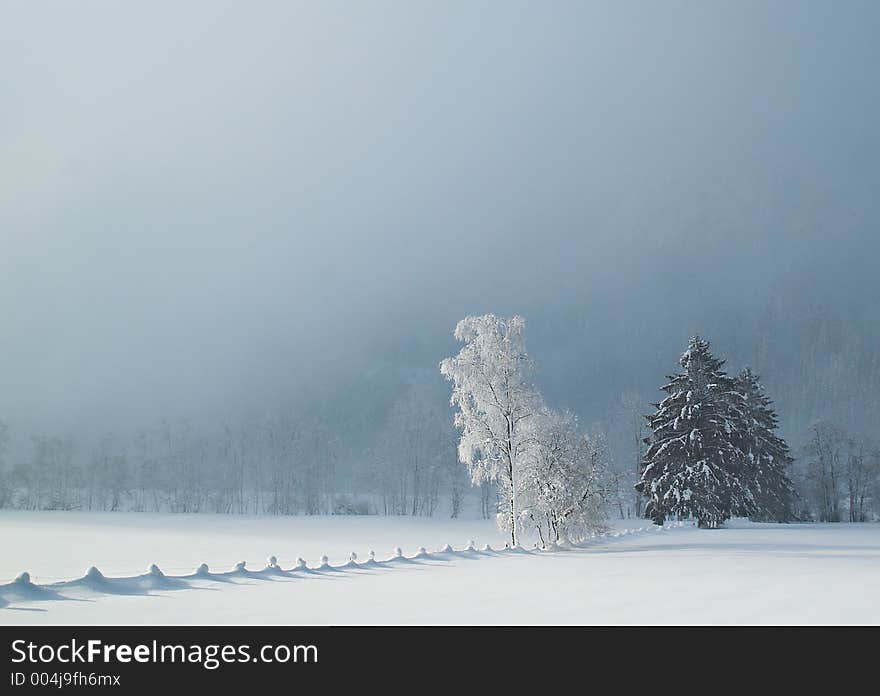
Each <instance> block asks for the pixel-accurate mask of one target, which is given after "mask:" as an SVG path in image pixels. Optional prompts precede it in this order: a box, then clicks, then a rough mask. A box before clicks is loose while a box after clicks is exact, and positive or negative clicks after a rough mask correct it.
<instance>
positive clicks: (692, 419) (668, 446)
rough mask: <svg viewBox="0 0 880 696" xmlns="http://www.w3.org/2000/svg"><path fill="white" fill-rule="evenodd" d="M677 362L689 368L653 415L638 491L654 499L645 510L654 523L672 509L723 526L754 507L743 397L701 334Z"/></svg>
mask: <svg viewBox="0 0 880 696" xmlns="http://www.w3.org/2000/svg"><path fill="white" fill-rule="evenodd" d="M679 364H680V365H681V367H682V368H683V372H681V373H680V374H677V375H673V376H670V377H669V378H668V379H669V383H668V384H666V385H665V386H663V387H662V390H663V391H665V392H666V393H667V394H668V396H667V397H666V398H665V399H663V401H661V402H660V403H659V404H656V407H657V411H656V413H654V414H653V415H651V416H648V425H649V428H650V430H651V435H650V436H649V437H648V438H646V440H645V444H647V445H648V449H647V452H646V453H645V460H644V466H643V469H642V475H641V479H640V480H639V482H638V483H637V484H636V490H638V491H639V492H640V493H641V494H642V495H644V496H645V497H647V498H648V503H647V506H646V509H645V513H646V516H648V517H650V518H651V519H652V520H654V522H655V523H656V524H662V523H663V522H664V520H665V519H666V517H667V516H670V515H672V516H676V517H694V518H696V520H697V523H698V524H699V526H701V527H717V526H718V525H719V524H721V523H722V522H724V521H725V520H726V519H728V518H729V517H730V516H731V515H732V514H743V513H744V512H746V511H749V510H751V504H750V501H749V499H748V496H749V492H748V487H747V486H746V485H745V483H744V482H743V481H742V478H741V476H740V473H739V469H740V468H741V462H742V458H741V453H740V451H739V449H738V447H737V444H736V442H735V439H736V438H735V437H734V435H733V434H734V433H735V432H736V431H737V430H738V429H740V428H741V427H742V418H743V412H742V397H741V396H740V395H739V394H738V393H737V391H736V389H735V383H734V380H733V379H731V378H730V377H729V376H728V375H727V374H726V373H725V372H724V370H723V369H722V367H723V365H724V361H723V360H719V359H718V358H716V357H715V356H714V355H712V353H711V351H710V350H709V342H708V341H705V340H703V339H702V338H700V337H699V336H694V337H693V338H692V339H691V340H690V343H689V345H688V349H687V350H686V351H685V352H684V354H683V355H682V356H681V359H680V360H679Z"/></svg>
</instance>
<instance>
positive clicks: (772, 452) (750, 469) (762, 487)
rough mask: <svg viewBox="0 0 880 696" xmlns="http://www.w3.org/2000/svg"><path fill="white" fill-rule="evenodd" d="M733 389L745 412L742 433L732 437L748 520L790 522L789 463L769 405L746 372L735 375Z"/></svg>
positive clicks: (791, 486)
mask: <svg viewBox="0 0 880 696" xmlns="http://www.w3.org/2000/svg"><path fill="white" fill-rule="evenodd" d="M736 389H737V391H738V392H739V393H740V394H742V396H743V406H744V411H745V418H744V422H743V426H742V429H740V430H738V431H737V433H736V434H737V436H738V439H739V442H738V447H739V449H740V450H741V452H742V455H743V465H742V470H743V472H744V474H745V476H744V479H745V481H746V483H747V485H748V487H749V491H750V498H751V500H752V502H753V509H752V510H751V512H750V514H749V516H750V517H751V519H753V520H755V521H759V522H791V521H792V520H793V519H795V512H794V507H795V500H796V494H795V491H794V484H792V482H791V479H790V478H789V477H788V473H787V469H788V467H789V466H790V464H791V462H792V461H793V460H792V457H791V455H790V454H789V449H788V443H787V442H786V441H785V440H783V439H782V438H781V437H779V435H777V434H776V429H777V428H778V427H779V423H778V421H777V418H776V412H775V411H774V409H773V406H772V404H773V402H772V401H771V400H770V399H769V398H768V397H767V395H766V394H765V393H764V387H763V386H762V385H761V383H760V381H759V379H758V377H757V375H755V374H754V373H753V372H752V371H751V370H750V369H749V368H745V369H744V370H743V371H742V372H740V373H739V375H737V377H736Z"/></svg>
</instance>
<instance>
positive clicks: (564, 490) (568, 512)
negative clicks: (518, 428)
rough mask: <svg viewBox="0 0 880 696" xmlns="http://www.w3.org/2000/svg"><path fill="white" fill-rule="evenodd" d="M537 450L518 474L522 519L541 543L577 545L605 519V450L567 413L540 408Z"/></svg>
mask: <svg viewBox="0 0 880 696" xmlns="http://www.w3.org/2000/svg"><path fill="white" fill-rule="evenodd" d="M535 422H536V426H537V427H536V428H535V437H536V440H537V446H536V447H535V448H534V449H533V451H532V456H531V457H530V458H529V460H528V463H527V464H526V466H525V467H524V472H523V476H522V484H521V491H522V495H521V498H522V504H521V508H522V516H523V519H524V520H528V522H530V523H531V524H532V525H534V527H535V530H536V531H537V532H538V536H539V538H540V539H541V544H542V545H543V544H547V543H548V542H549V543H555V542H558V541H560V540H562V539H567V540H569V541H578V540H580V539H581V538H583V537H584V536H586V535H588V534H590V533H591V532H595V531H598V530H599V529H601V528H602V527H603V523H604V521H605V497H606V486H605V484H606V473H607V464H608V448H607V446H606V444H605V440H604V438H603V437H602V436H601V435H600V434H598V433H597V434H595V435H592V436H587V435H586V434H584V433H583V432H581V430H580V428H579V427H578V422H577V417H576V416H575V415H574V414H573V413H571V412H570V411H562V412H559V411H551V410H549V409H545V410H544V411H542V413H541V414H540V415H539V416H538V417H537V418H536V421H535Z"/></svg>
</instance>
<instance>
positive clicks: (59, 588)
mask: <svg viewBox="0 0 880 696" xmlns="http://www.w3.org/2000/svg"><path fill="white" fill-rule="evenodd" d="M685 524H691V523H685V522H673V523H669V524H666V525H664V526H662V527H661V526H656V525H650V526H648V527H641V528H639V529H626V530H622V531H615V532H611V531H609V532H604V533H601V534H594V535H593V536H592V537H590V539H588V540H586V541H584V542H582V543H578V544H571V543H569V542H567V541H561V542H559V543H551V544H549V545H545V546H543V547H539V546H538V544H535V546H534V548H533V549H526V548H524V547H523V546H521V545H517V546H514V547H511V546H510V544H504V547H503V548H499V549H494V548H492V546H490V545H489V544H485V545H484V546H483V547H482V548H479V549H478V548H477V545H476V543H475V542H474V541H473V540H471V541H468V543H467V545H465V546H464V548H461V549H455V548H453V547H452V546H451V545H450V544H445V545H444V546H443V547H442V548H440V549H438V550H437V551H434V552H428V550H427V549H426V548H425V547H424V546H420V547H419V548H418V550H417V551H416V553H415V554H414V555H412V556H406V555H404V553H403V550H402V549H401V548H400V547H399V546H398V547H396V548H395V549H394V551H393V553H392V555H391V556H390V557H388V558H386V559H385V560H377V559H376V552H375V551H372V550H371V551H370V552H369V555H368V557H367V559H366V560H365V561H359V560H358V555H357V553H355V552H354V551H352V552H351V554H350V555H349V558H348V561H347V562H346V563H343V564H341V565H331V563H330V559H329V558H328V557H327V556H326V555H325V556H321V558H320V561H319V563H318V565H317V566H314V565H313V566H309V565H308V563H307V562H306V561H305V560H304V559H303V558H297V559H296V562H295V564H294V565H293V566H292V567H290V568H288V569H284V568H282V567H281V566H280V565H279V563H278V558H277V557H276V556H269V558H268V559H267V561H266V565H265V567H263V568H261V569H259V570H251V569H249V568H248V567H247V564H246V562H245V561H239V562H238V563H235V564H234V566H233V567H232V569H231V570H227V571H220V572H217V571H211V570H210V569H209V568H208V565H207V564H206V563H202V564H200V565H199V566H198V567H196V569H195V570H194V571H193V572H192V573H189V574H185V575H166V574H165V573H164V572H162V570H161V569H160V568H159V567H158V566H157V565H156V564H152V565H150V566H149V568H148V569H147V572H146V573H143V574H140V575H134V576H127V577H107V576H105V575H104V574H103V573H102V572H101V571H100V570H98V568H96V567H94V566H91V567H90V568H89V569H88V570H87V571H86V573H85V574H84V575H83V576H82V577H79V578H75V579H73V580H64V581H60V582H54V583H50V584H46V585H38V584H35V583H34V582H33V581H32V580H31V576H30V574H29V573H28V572H23V573H21V574H20V575H19V576H18V577H17V578H16V579H15V580H13V581H12V582H11V583H8V584H6V585H0V608H2V607H4V606H7V605H8V604H9V600H12V601H20V602H31V601H41V600H63V599H69V598H68V597H66V596H64V595H63V594H62V592H64V590H66V589H71V588H86V589H88V590H90V591H93V592H97V593H105V594H149V593H150V592H151V591H163V590H183V589H188V588H192V587H194V585H192V584H191V581H194V580H212V581H227V582H228V581H230V580H231V579H232V578H248V577H253V578H264V579H271V576H278V577H296V576H297V575H298V574H303V575H305V574H310V573H324V572H333V573H338V572H344V571H346V570H369V569H370V568H375V567H382V566H385V567H391V566H393V565H394V564H396V563H417V562H420V561H425V560H436V561H442V560H450V559H451V558H453V557H472V558H479V557H490V556H498V555H501V554H533V553H536V552H548V551H561V550H569V549H575V548H584V547H586V546H589V545H590V544H591V543H593V542H596V541H599V540H609V539H611V538H616V537H623V536H629V535H633V534H640V533H647V532H652V531H663V530H664V529H673V528H675V527H682V526H684V525H685Z"/></svg>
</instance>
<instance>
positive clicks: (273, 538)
mask: <svg viewBox="0 0 880 696" xmlns="http://www.w3.org/2000/svg"><path fill="white" fill-rule="evenodd" d="M613 526H614V529H613V530H612V532H611V533H610V534H609V535H606V536H603V537H600V538H596V539H593V540H591V541H590V542H588V543H586V544H584V545H583V546H582V547H580V548H568V549H560V550H554V551H549V552H538V551H529V552H525V551H521V552H517V551H503V550H502V551H500V552H499V551H497V549H503V544H504V537H503V536H502V535H501V534H500V533H499V532H498V531H497V530H496V529H495V527H494V524H493V523H491V522H486V521H482V520H431V519H413V518H380V517H326V518H315V517H279V518H274V517H259V518H255V517H238V516H229V517H227V516H215V515H148V514H122V513H108V514H100V513H98V514H92V513H60V512H58V513H56V512H20V511H4V512H0V623H2V624H38V623H40V624H105V623H108V624H139V623H140V624H156V623H158V624H188V623H194V624H237V623H238V624H245V623H246V624H518V623H524V624H653V623H660V624H718V623H723V624H738V623H743V624H776V623H782V624H816V623H818V624H838V623H846V624H878V623H880V524H861V525H857V524H838V525H755V524H750V523H747V522H744V521H736V522H733V523H730V524H729V525H728V526H727V527H726V528H723V529H719V530H698V529H695V528H693V527H691V526H682V527H678V526H670V527H669V528H663V529H661V528H657V527H653V526H652V525H650V524H649V523H648V522H646V521H642V520H629V521H618V522H615V523H613ZM623 530H626V532H625V533H623ZM471 540H473V541H474V542H475V550H466V546H467V545H468V542H469V541H471ZM446 544H450V545H451V546H452V547H453V549H454V551H452V552H450V551H448V550H447V551H443V552H440V549H442V548H443V547H444V546H445V545H446ZM486 544H490V545H491V546H492V547H493V548H494V549H496V551H484V550H483V548H484V546H485V545H486ZM421 546H424V547H425V548H426V549H427V551H428V553H427V554H426V555H422V556H419V553H418V550H419V547H421ZM396 547H400V548H401V549H402V551H403V555H404V558H394V556H395V554H396V551H395V548H396ZM371 549H374V550H375V551H376V561H377V563H374V564H373V563H368V562H367V561H368V558H369V556H368V552H369V551H370V550H371ZM351 551H355V552H356V553H357V556H358V557H357V563H356V564H349V553H350V552H351ZM270 555H275V556H276V557H277V563H278V566H279V569H276V568H269V569H266V559H267V558H268V557H269V556H270ZM324 555H326V556H327V557H328V560H329V564H328V565H327V566H324V567H321V566H322V556H324ZM298 557H302V558H303V559H304V560H305V561H306V562H307V565H308V568H309V569H308V570H307V569H302V568H300V569H295V567H296V564H297V558H298ZM240 561H246V566H245V569H244V570H234V566H235V564H236V563H238V562H240ZM153 563H155V564H157V565H158V567H159V568H160V569H161V571H163V572H164V574H165V575H164V576H163V575H160V574H150V573H149V572H148V568H149V566H150V564H153ZM201 563H206V564H208V566H209V571H210V572H209V573H207V574H196V573H195V570H196V568H197V566H198V565H199V564H201ZM90 566H95V567H97V568H98V569H99V570H100V571H101V573H102V574H103V575H104V576H105V578H101V577H98V576H94V577H90V578H89V577H83V576H84V575H86V569H87V568H88V567H90ZM22 571H28V572H29V574H30V579H31V581H32V583H33V584H27V583H21V582H19V583H15V582H12V581H13V579H14V578H16V577H17V576H18V575H19V574H20V573H21V572H22ZM172 576H183V577H172Z"/></svg>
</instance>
